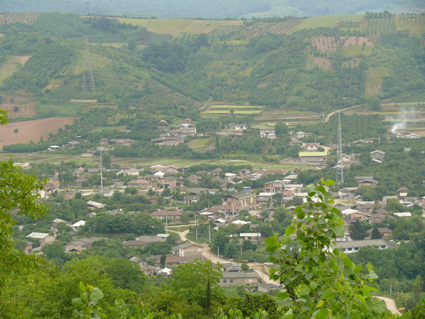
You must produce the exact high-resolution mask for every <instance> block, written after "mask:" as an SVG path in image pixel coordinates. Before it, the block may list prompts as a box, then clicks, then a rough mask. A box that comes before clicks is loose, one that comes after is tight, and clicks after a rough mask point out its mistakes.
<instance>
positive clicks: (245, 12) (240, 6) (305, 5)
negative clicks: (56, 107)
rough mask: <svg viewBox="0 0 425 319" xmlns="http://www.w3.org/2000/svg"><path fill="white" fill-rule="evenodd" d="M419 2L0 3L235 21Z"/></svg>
mask: <svg viewBox="0 0 425 319" xmlns="http://www.w3.org/2000/svg"><path fill="white" fill-rule="evenodd" d="M420 8H423V2H422V1H421V0H390V1H388V0H344V1H338V0H325V1H314V0H301V1H296V0H283V1H273V0H237V1H231V2H228V1H224V0H219V1H206V0H204V1H196V0H177V1H176V0H174V1H170V0H158V1H149V0H122V1H116V0H115V1H103V0H87V1H73V0H32V1H30V2H28V1H25V0H4V1H2V3H1V4H0V11H3V12H72V13H79V14H87V13H93V14H112V15H128V16H136V17H140V16H142V17H151V16H156V17H161V18H199V17H200V18H214V19H224V18H227V17H231V18H239V17H242V16H246V17H251V16H262V17H266V16H267V17H274V16H282V15H288V14H291V15H294V14H296V15H298V16H315V15H316V16H317V15H335V14H356V13H362V12H365V11H380V10H381V11H382V10H385V9H387V10H388V9H389V10H394V11H396V12H420Z"/></svg>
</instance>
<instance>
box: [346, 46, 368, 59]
mask: <svg viewBox="0 0 425 319" xmlns="http://www.w3.org/2000/svg"><path fill="white" fill-rule="evenodd" d="M373 48H374V47H365V48H362V47H361V46H351V47H344V48H343V51H344V56H345V57H358V56H359V55H362V54H363V55H366V56H367V55H371V54H372V51H373Z"/></svg>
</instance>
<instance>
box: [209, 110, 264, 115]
mask: <svg viewBox="0 0 425 319" xmlns="http://www.w3.org/2000/svg"><path fill="white" fill-rule="evenodd" d="M259 113H261V110H235V112H234V113H233V114H235V115H237V114H247V115H249V114H259ZM204 114H232V113H230V111H229V110H214V111H206V112H204Z"/></svg>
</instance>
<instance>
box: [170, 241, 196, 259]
mask: <svg viewBox="0 0 425 319" xmlns="http://www.w3.org/2000/svg"><path fill="white" fill-rule="evenodd" d="M202 248H203V247H202V245H198V244H195V243H187V244H182V245H179V246H176V247H174V248H173V249H172V252H173V254H174V255H178V256H180V257H185V256H186V257H187V256H191V257H194V256H195V257H196V256H202Z"/></svg>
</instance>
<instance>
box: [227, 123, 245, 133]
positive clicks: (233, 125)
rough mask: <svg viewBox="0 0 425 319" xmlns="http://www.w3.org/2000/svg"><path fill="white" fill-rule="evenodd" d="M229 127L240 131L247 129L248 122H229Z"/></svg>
mask: <svg viewBox="0 0 425 319" xmlns="http://www.w3.org/2000/svg"><path fill="white" fill-rule="evenodd" d="M230 129H231V130H232V131H236V132H242V131H245V130H247V129H249V124H230Z"/></svg>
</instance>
